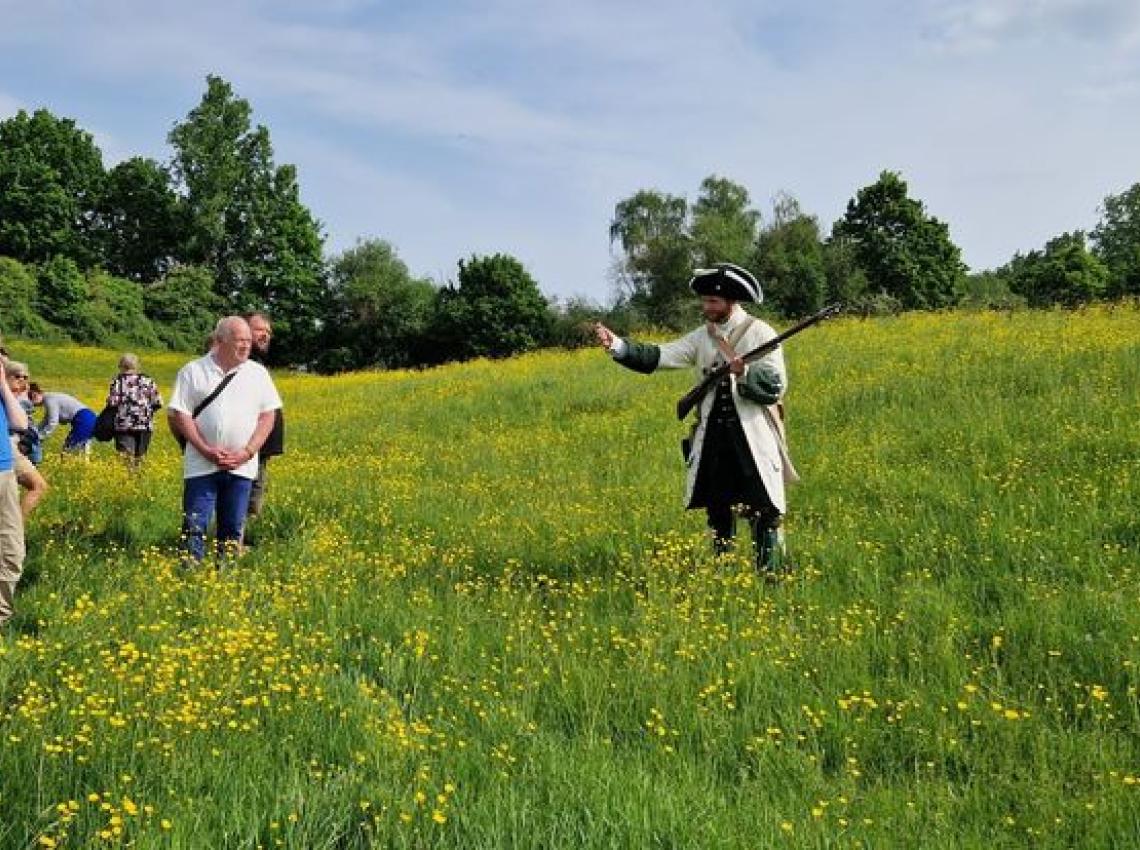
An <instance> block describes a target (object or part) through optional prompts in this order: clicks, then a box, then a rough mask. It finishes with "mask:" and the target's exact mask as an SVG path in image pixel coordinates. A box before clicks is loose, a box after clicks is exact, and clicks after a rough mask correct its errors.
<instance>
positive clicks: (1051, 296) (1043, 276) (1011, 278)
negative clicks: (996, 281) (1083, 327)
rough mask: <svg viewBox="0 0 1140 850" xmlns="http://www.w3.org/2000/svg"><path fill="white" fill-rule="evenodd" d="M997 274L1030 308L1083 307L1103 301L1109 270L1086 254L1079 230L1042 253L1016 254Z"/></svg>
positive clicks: (1048, 244)
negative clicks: (1058, 305) (1098, 300)
mask: <svg viewBox="0 0 1140 850" xmlns="http://www.w3.org/2000/svg"><path fill="white" fill-rule="evenodd" d="M998 274H999V275H1000V276H1001V277H1003V278H1004V279H1005V280H1006V281H1007V282H1008V284H1009V289H1010V291H1011V292H1013V293H1015V294H1017V295H1021V296H1024V297H1025V299H1026V301H1027V302H1028V303H1029V306H1030V307H1048V306H1051V305H1054V304H1061V305H1064V306H1066V307H1075V306H1077V305H1079V304H1086V303H1088V302H1089V301H1094V300H1096V299H1097V298H1101V297H1103V295H1104V293H1105V291H1106V290H1107V288H1108V282H1109V272H1108V269H1107V268H1106V267H1105V265H1104V263H1102V262H1101V261H1100V260H1099V259H1097V257H1096V256H1095V255H1093V254H1092V253H1091V252H1090V251H1089V250H1088V248H1087V247H1086V245H1085V235H1084V233H1083V232H1081V231H1079V230H1077V231H1074V232H1072V233H1064V234H1062V235H1061V236H1058V237H1056V238H1055V239H1051V240H1049V242H1047V243H1046V244H1045V250H1043V251H1030V252H1029V253H1028V254H1025V255H1022V254H1017V255H1016V256H1014V258H1013V259H1012V260H1010V262H1009V263H1008V264H1006V265H1005V266H1003V267H1002V268H1001V269H999V270H998Z"/></svg>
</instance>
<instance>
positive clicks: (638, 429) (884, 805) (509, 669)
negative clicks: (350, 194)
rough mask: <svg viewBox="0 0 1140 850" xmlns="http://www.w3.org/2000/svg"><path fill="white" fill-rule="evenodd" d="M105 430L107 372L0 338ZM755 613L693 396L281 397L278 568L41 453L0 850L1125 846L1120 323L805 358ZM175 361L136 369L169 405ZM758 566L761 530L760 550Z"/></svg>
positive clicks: (894, 342) (261, 529)
mask: <svg viewBox="0 0 1140 850" xmlns="http://www.w3.org/2000/svg"><path fill="white" fill-rule="evenodd" d="M9 344H10V347H11V348H12V349H13V351H14V353H15V355H16V356H17V357H18V358H19V359H24V360H28V361H29V362H30V363H31V366H32V372H33V377H34V378H36V379H38V380H39V381H40V382H41V383H42V384H43V385H45V386H46V387H47V388H48V389H52V388H58V389H62V390H65V391H68V392H71V393H73V394H75V395H78V396H79V397H81V398H84V399H85V400H87V401H88V402H89V403H90V404H91V405H92V406H94V407H96V408H98V406H99V405H100V403H101V401H102V398H103V395H104V394H105V391H106V386H107V383H108V381H109V380H110V378H111V377H112V375H113V374H114V371H115V369H114V367H115V362H116V360H117V356H118V353H119V352H116V351H102V350H93V349H80V348H65V349H51V348H48V347H43V346H37V345H34V344H21V343H20V342H19V341H15V342H12V341H9ZM787 357H788V362H789V369H790V378H791V388H790V392H789V395H788V412H789V437H790V441H791V446H792V451H793V454H794V456H795V458H796V462H797V465H798V467H799V469H800V472H801V474H802V475H803V479H804V480H803V481H802V482H801V483H800V484H799V485H796V486H795V487H793V488H792V490H791V493H790V504H791V510H790V513H789V516H788V518H787V524H786V528H787V532H788V540H789V546H790V551H791V554H792V557H793V559H794V561H795V562H796V564H797V566H798V569H797V571H796V572H795V573H794V575H793V576H792V577H791V578H789V579H788V580H786V581H783V582H781V583H779V584H776V585H771V584H766V583H764V582H762V581H758V580H757V579H756V578H755V576H754V574H753V573H752V571H751V569H750V567H749V555H750V552H749V545H748V543H747V536H743V537H742V538H741V540H742V541H743V542H744V543H745V545H744V546H742V548H741V551H740V552H739V554H738V555H736V556H732V557H729V558H727V559H722V560H719V561H717V560H714V559H713V558H712V557H711V556H710V555H709V553H708V541H707V539H706V537H705V533H704V524H703V515H702V514H701V513H700V512H689V513H686V512H684V511H683V510H682V507H681V504H680V499H681V493H682V485H683V467H682V463H681V460H680V452H679V448H678V444H679V441H680V438H681V437H682V436H683V435H684V433H685V430H686V429H685V426H683V425H681V424H680V423H677V422H676V421H675V420H674V419H673V416H672V410H673V404H674V402H675V401H676V399H677V397H678V396H679V395H680V394H681V393H683V392H684V390H685V389H687V388H688V386H689V382H690V380H691V375H689V374H687V373H669V374H658V375H654V376H651V377H643V376H639V375H635V374H633V373H630V372H627V371H625V370H622V369H620V368H619V367H617V366H615V365H613V364H612V363H610V362H608V358H607V357H606V356H605V355H604V354H603V353H601V352H600V351H597V350H587V351H581V352H576V353H540V354H535V355H531V356H526V357H521V358H517V359H514V360H510V361H505V362H475V363H469V364H462V365H455V366H449V367H446V368H441V369H438V370H434V371H428V372H394V373H367V374H352V375H345V376H341V377H332V378H325V377H317V376H311V375H300V374H281V375H279V376H278V378H277V380H278V387H279V389H280V391H281V393H282V396H283V397H284V398H285V401H286V409H287V444H288V449H289V453H288V454H287V455H286V456H284V457H282V458H278V459H276V460H275V461H274V462H273V465H272V467H271V470H272V481H271V490H270V494H269V499H268V507H267V513H266V515H265V516H264V517H263V518H262V520H261V521H260V524H259V525H258V526H257V527H256V529H255V532H256V534H257V537H258V539H259V541H260V544H259V545H258V546H257V547H256V548H255V549H253V550H252V551H251V552H249V553H248V554H247V555H245V556H244V557H243V559H242V560H241V561H240V562H239V564H238V566H237V567H235V568H234V569H232V570H228V571H225V572H221V573H219V572H216V571H215V570H213V569H210V568H203V569H200V570H198V571H195V572H186V571H183V570H181V569H180V568H179V567H178V565H177V558H176V557H175V554H174V547H175V546H176V544H177V530H178V525H179V512H178V511H179V493H180V471H179V466H178V460H177V455H176V450H175V446H174V443H173V440H171V439H170V438H169V436H168V435H166V434H165V433H159V434H157V435H156V437H155V444H154V448H153V449H152V453H151V455H150V457H149V459H148V463H147V465H146V466H145V468H144V469H143V470H142V472H141V474H139V475H131V474H130V473H129V472H128V471H127V470H126V469H125V468H124V467H123V466H122V465H121V464H120V463H118V462H117V461H116V459H115V458H113V457H112V456H111V455H112V452H111V450H110V449H109V448H108V447H107V446H105V445H104V446H100V447H98V448H97V450H96V453H95V457H94V458H93V460H92V461H91V462H90V463H84V462H82V461H74V460H72V461H70V462H68V461H67V460H61V459H60V458H59V457H58V456H57V454H56V451H57V450H58V446H59V444H60V442H61V440H62V437H61V436H56V437H54V438H53V440H52V441H51V442H49V444H48V445H49V455H50V456H49V459H48V460H47V461H46V462H45V464H44V466H43V467H42V469H43V471H44V472H45V475H46V476H47V478H48V480H49V482H50V484H51V486H52V490H51V492H50V493H49V494H48V497H47V498H46V499H45V501H44V502H43V504H42V505H41V507H40V510H39V511H38V512H37V513H36V514H35V515H34V516H33V518H32V520H31V523H30V526H29V529H28V543H29V558H28V562H27V568H26V574H25V580H24V582H23V583H22V585H21V591H20V593H19V594H18V596H17V607H18V609H19V613H18V615H17V619H16V621H14V623H13V628H11V629H10V630H9V631H8V632H7V633H6V634H5V635H4V636H2V637H0V848H3V850H8V848H12V850H24V849H25V848H51V847H82V848H87V847H140V848H152V847H153V848H257V847H264V848H274V847H290V848H357V847H372V846H379V847H394V848H405V847H406V848H420V847H449V848H552V847H566V848H617V847H629V848H682V847H684V848H690V847H695V848H704V847H710V848H711V847H716V848H720V847H739V848H745V847H747V848H754V847H761V848H765V847H778V848H784V847H787V848H833V847H834V848H855V847H864V848H883V847H889V848H893V847H898V848H912V847H931V848H957V847H977V848H1004V847H1096V848H1106V847H1134V846H1136V843H1137V841H1138V840H1140V839H1138V838H1137V836H1140V703H1138V694H1137V684H1138V680H1140V670H1138V665H1140V604H1138V603H1140V568H1138V557H1137V555H1138V550H1140V429H1138V428H1137V418H1138V411H1140V311H1138V310H1137V309H1135V308H1116V309H1091V310H1088V311H1084V312H1076V313H1072V312H1044V313H1014V314H1009V315H1007V314H990V313H979V314H972V313H954V314H942V315H932V314H931V315H910V316H904V317H900V318H891V319H877V320H859V319H843V320H838V321H834V322H829V323H826V324H824V325H822V326H820V327H818V328H815V329H813V330H811V331H808V332H806V333H805V334H804V335H802V336H800V337H798V338H797V339H796V340H794V341H792V342H791V343H789V345H788V349H787ZM183 359H184V358H182V357H175V356H171V355H165V354H164V355H159V354H153V355H146V354H144V357H143V366H144V370H146V371H148V372H150V373H151V374H153V375H155V376H156V377H158V378H159V379H160V385H161V386H162V388H163V391H164V394H168V393H169V389H170V386H171V384H172V381H173V375H174V372H175V370H176V369H177V367H178V365H180V362H181V361H182V360H183ZM742 530H743V529H742Z"/></svg>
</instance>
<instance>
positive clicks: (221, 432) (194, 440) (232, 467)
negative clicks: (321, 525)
mask: <svg viewBox="0 0 1140 850" xmlns="http://www.w3.org/2000/svg"><path fill="white" fill-rule="evenodd" d="M252 343H253V335H252V333H251V332H250V329H249V324H248V323H247V322H246V321H245V319H243V318H241V317H240V316H227V317H226V318H224V319H222V320H221V321H219V322H218V325H217V327H216V328H215V330H214V346H213V348H212V349H210V353H209V354H207V355H206V356H205V357H199V358H198V359H197V360H192V361H190V362H189V363H187V364H186V365H185V366H183V367H182V368H181V369H180V370H179V371H178V377H177V378H176V379H175V381H174V392H173V393H172V394H171V398H170V425H171V428H172V429H173V430H174V433H175V434H176V435H180V436H182V437H183V438H185V440H186V447H185V453H184V455H183V458H182V477H183V479H184V480H183V488H182V533H183V535H184V536H185V539H186V548H187V550H188V551H189V554H190V555H191V556H192V557H193V558H194V560H196V561H201V560H202V558H203V557H204V556H205V551H206V545H205V538H206V527H207V526H208V525H209V523H210V516H211V514H213V513H214V512H215V509H216V511H217V530H216V532H215V534H216V538H217V548H218V554H219V556H223V555H225V554H226V551H227V549H229V550H236V549H237V548H238V546H239V545H240V542H241V535H242V525H243V523H244V522H245V516H246V512H247V510H248V508H249V493H250V488H251V487H252V486H253V480H254V479H255V478H256V477H257V453H258V451H259V450H260V449H261V445H262V443H264V442H265V438H266V437H267V436H269V432H270V431H271V430H272V429H273V421H274V411H275V410H277V409H278V408H280V407H281V397H280V396H279V395H278V394H277V389H276V387H274V386H273V379H272V378H271V377H270V375H269V372H268V371H267V370H266V368H265V367H264V366H262V365H261V364H260V363H254V362H253V361H251V360H250V359H249V352H250V347H251V345H252ZM223 382H225V383H224V384H223Z"/></svg>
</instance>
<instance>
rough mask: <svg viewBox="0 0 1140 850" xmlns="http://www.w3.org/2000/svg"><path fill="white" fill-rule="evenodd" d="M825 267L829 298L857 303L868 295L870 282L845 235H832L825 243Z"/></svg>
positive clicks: (845, 302)
mask: <svg viewBox="0 0 1140 850" xmlns="http://www.w3.org/2000/svg"><path fill="white" fill-rule="evenodd" d="M823 267H824V273H825V275H826V276H827V300H828V301H837V302H839V303H841V304H847V305H857V304H858V302H859V301H861V300H862V299H864V298H866V297H867V291H868V289H869V288H870V284H869V283H868V282H867V274H866V272H864V271H863V269H862V268H861V267H860V266H859V262H858V260H857V259H856V257H855V248H854V246H853V245H852V244H851V242H850V241H849V240H847V239H844V238H843V237H841V236H839V237H837V236H834V235H833V236H832V237H831V238H830V239H828V240H827V241H826V242H824V243H823Z"/></svg>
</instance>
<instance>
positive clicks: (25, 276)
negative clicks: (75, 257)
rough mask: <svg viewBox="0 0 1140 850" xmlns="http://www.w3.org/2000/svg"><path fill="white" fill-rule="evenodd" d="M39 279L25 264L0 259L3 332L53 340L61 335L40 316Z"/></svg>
mask: <svg viewBox="0 0 1140 850" xmlns="http://www.w3.org/2000/svg"><path fill="white" fill-rule="evenodd" d="M35 300H36V278H35V275H33V274H32V273H31V272H30V271H29V270H28V268H27V266H25V265H24V264H23V263H20V262H18V261H16V260H13V259H11V258H10V257H0V331H3V332H4V333H6V334H14V335H17V336H23V337H30V338H32V339H53V338H56V337H58V336H59V331H58V330H57V329H56V328H54V327H53V326H52V325H51V323H49V322H48V321H46V320H45V319H44V317H43V316H41V315H40V314H39V313H37V312H36V310H35V307H34V304H35Z"/></svg>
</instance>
